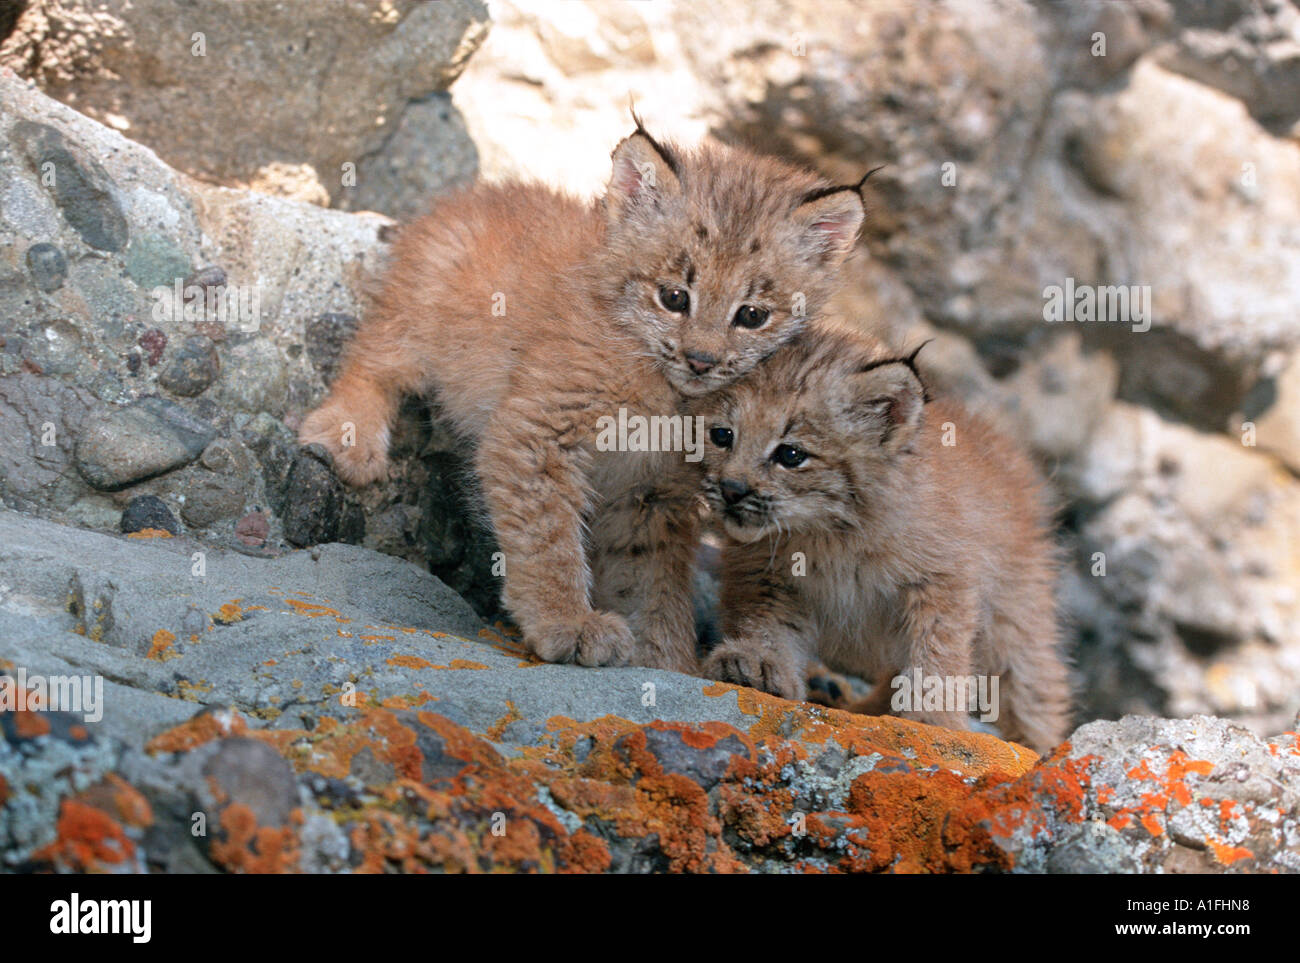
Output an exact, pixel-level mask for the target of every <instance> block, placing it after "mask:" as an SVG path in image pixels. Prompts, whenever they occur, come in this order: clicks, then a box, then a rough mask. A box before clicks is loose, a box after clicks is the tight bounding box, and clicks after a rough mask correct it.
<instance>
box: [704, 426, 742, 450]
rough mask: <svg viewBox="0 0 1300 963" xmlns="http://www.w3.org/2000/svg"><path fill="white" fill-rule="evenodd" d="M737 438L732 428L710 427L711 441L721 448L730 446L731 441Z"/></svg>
mask: <svg viewBox="0 0 1300 963" xmlns="http://www.w3.org/2000/svg"><path fill="white" fill-rule="evenodd" d="M735 440H736V435H735V433H734V432H733V431H732V430H731V429H730V428H710V429H709V441H711V442H713V443H714V444H715V445H717V446H718V447H719V448H730V447H731V443H732V442H733V441H735Z"/></svg>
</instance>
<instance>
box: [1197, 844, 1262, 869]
mask: <svg viewBox="0 0 1300 963" xmlns="http://www.w3.org/2000/svg"><path fill="white" fill-rule="evenodd" d="M1205 842H1206V845H1207V846H1209V847H1210V851H1211V852H1212V853H1214V858H1215V859H1216V860H1218V861H1219V863H1220V864H1222V865H1224V866H1231V865H1232V864H1233V863H1235V862H1237V860H1239V859H1254V858H1255V854H1254V853H1252V852H1251V851H1250V850H1249V849H1245V848H1244V847H1241V846H1225V845H1223V844H1222V843H1218V842H1215V841H1214V840H1213V839H1207V840H1206V841H1205Z"/></svg>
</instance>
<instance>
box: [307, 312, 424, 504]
mask: <svg viewBox="0 0 1300 963" xmlns="http://www.w3.org/2000/svg"><path fill="white" fill-rule="evenodd" d="M407 328H408V325H406V324H405V323H404V322H403V321H402V319H401V318H399V317H397V316H396V315H394V314H393V313H392V312H390V311H385V310H383V309H382V308H376V309H375V311H374V312H373V313H372V314H371V316H370V317H368V318H367V319H366V320H365V321H364V322H363V323H362V325H361V327H360V328H358V329H357V333H356V336H355V337H354V339H353V341H352V343H351V344H350V345H349V346H348V349H347V353H346V355H345V356H344V358H343V365H342V368H341V369H340V371H339V375H338V377H337V378H335V379H334V383H333V384H331V385H330V390H329V394H328V395H327V396H326V398H325V400H324V401H323V402H321V404H320V406H319V407H318V408H316V410H315V411H313V412H311V414H309V415H308V416H307V417H306V418H305V419H303V423H302V427H301V428H300V429H299V431H298V441H299V442H300V443H301V444H304V445H311V444H317V445H321V446H322V447H323V448H324V449H325V450H326V451H328V452H329V453H330V457H331V459H332V460H333V463H334V470H335V472H336V473H337V474H338V476H339V477H340V478H342V479H343V480H344V481H345V482H347V483H348V484H349V485H366V484H369V483H370V482H373V481H377V480H378V479H380V478H383V477H385V476H386V475H387V474H388V441H389V429H390V427H391V425H392V422H393V418H394V416H395V415H396V414H397V407H398V404H399V403H400V402H401V399H402V396H403V394H405V393H407V392H412V393H418V392H420V391H422V390H424V388H425V387H427V385H428V382H429V370H430V364H429V356H428V350H427V346H426V344H425V343H424V342H423V341H421V340H419V339H417V338H413V337H411V336H410V335H409V333H408V331H407Z"/></svg>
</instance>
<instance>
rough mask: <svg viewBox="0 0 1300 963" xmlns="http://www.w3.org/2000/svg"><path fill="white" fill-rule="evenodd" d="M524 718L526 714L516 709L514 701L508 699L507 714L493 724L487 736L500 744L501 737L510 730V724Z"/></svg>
mask: <svg viewBox="0 0 1300 963" xmlns="http://www.w3.org/2000/svg"><path fill="white" fill-rule="evenodd" d="M523 717H524V714H523V713H522V712H520V711H519V709H518V708H516V706H515V704H514V701H513V700H511V699H507V700H506V711H505V714H504V715H503V716H501V718H500V719H498V720H497V721H496V722H494V723H492V725H491V726H490V727H489V728H488V731H487V732H486V733H485V734H486V735H487V737H488V738H489V739H492V740H493V741H496V742H500V741H501V737H502V736H503V735H505V731H506V729H507V728H509V726H510V723H512V722H516V721H518V720H520V719H522V718H523Z"/></svg>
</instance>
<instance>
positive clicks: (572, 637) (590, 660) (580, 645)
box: [528, 612, 636, 665]
mask: <svg viewBox="0 0 1300 963" xmlns="http://www.w3.org/2000/svg"><path fill="white" fill-rule="evenodd" d="M528 646H529V648H530V649H532V651H533V654H534V655H536V656H537V657H538V658H539V659H545V660H546V661H547V662H577V663H578V664H579V665H626V664H627V661H628V658H629V656H630V655H631V654H632V652H633V651H634V650H635V649H636V639H635V638H634V637H633V635H632V630H631V629H630V628H628V625H627V622H626V621H625V620H624V619H623V617H622V616H621V615H617V614H615V613H613V612H588V613H587V614H586V615H583V616H580V617H579V618H576V619H573V620H572V621H563V622H544V623H542V624H541V625H538V626H537V627H536V628H535V629H534V630H533V631H532V632H531V633H529V634H528Z"/></svg>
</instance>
